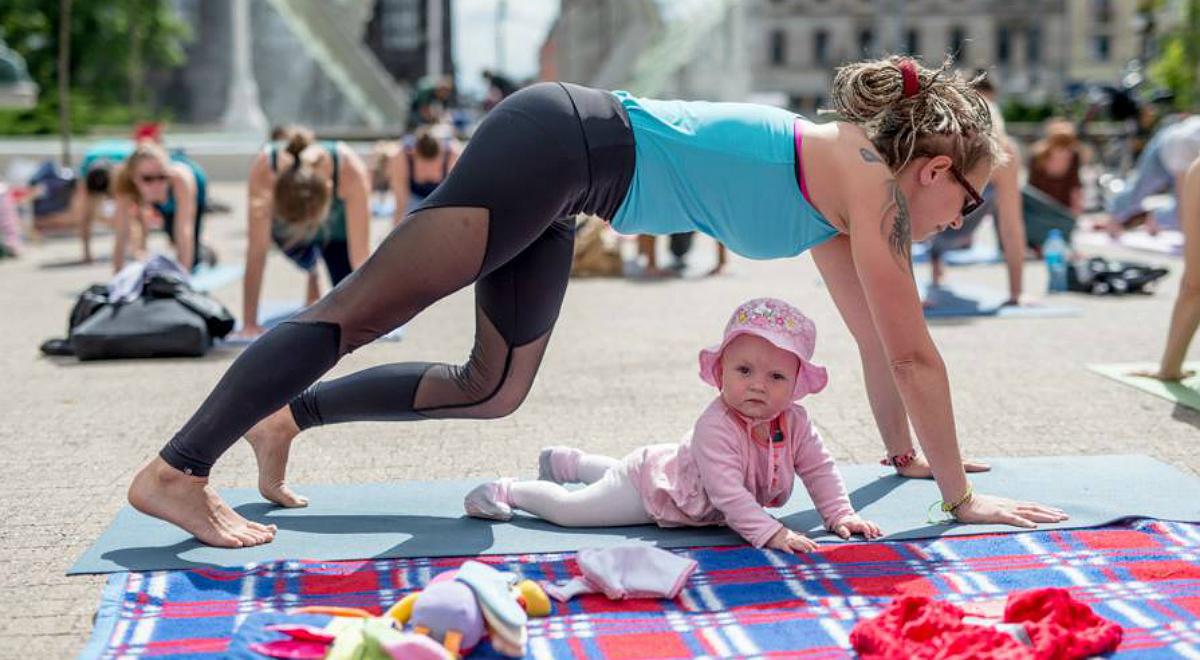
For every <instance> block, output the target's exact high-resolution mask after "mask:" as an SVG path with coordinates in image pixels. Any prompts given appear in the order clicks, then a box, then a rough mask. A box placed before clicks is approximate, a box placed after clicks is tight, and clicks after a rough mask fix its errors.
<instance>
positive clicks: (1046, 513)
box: [954, 493, 1070, 528]
mask: <svg viewBox="0 0 1200 660" xmlns="http://www.w3.org/2000/svg"><path fill="white" fill-rule="evenodd" d="M954 517H955V519H957V520H958V522H961V523H972V524H986V523H997V524H1001V525H1012V526H1013V527H1029V528H1033V527H1037V524H1038V523H1056V522H1062V521H1064V520H1067V519H1069V518H1070V516H1068V515H1067V513H1066V512H1065V511H1063V510H1062V509H1056V508H1054V507H1052V506H1045V505H1043V504H1038V503H1037V502H1018V501H1016V500H1010V499H1008V498H1007V497H996V496H995V495H984V494H982V493H975V494H974V495H972V496H971V499H969V500H967V501H966V502H964V503H963V504H962V505H961V506H959V507H958V508H957V509H955V510H954Z"/></svg>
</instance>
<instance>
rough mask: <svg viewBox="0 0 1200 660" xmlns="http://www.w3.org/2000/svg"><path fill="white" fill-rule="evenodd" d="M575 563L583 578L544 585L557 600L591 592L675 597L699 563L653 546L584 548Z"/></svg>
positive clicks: (619, 596) (615, 597) (615, 596)
mask: <svg viewBox="0 0 1200 660" xmlns="http://www.w3.org/2000/svg"><path fill="white" fill-rule="evenodd" d="M576 563H577V564H578V565H579V572H580V573H582V575H581V576H580V577H577V578H573V579H571V580H569V581H567V582H562V583H545V584H543V586H544V587H545V589H546V593H548V594H550V595H551V596H552V597H554V599H555V600H558V601H562V602H566V601H568V600H570V599H571V598H574V597H575V596H578V595H579V594H590V593H603V594H604V595H605V596H608V597H609V598H611V599H613V600H623V599H626V598H675V597H676V596H678V595H679V592H680V591H682V590H683V585H684V584H686V583H687V580H688V578H689V577H691V575H692V573H694V572H695V571H696V567H697V566H698V564H697V563H696V560H694V559H688V558H686V557H680V556H679V555H677V554H675V553H672V552H667V551H666V550H662V549H660V548H653V547H650V546H617V547H615V548H584V549H583V550H580V551H579V555H578V556H577V558H576Z"/></svg>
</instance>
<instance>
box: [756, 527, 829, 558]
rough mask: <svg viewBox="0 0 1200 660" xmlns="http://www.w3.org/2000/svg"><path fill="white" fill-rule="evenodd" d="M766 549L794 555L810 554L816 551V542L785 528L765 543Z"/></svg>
mask: <svg viewBox="0 0 1200 660" xmlns="http://www.w3.org/2000/svg"><path fill="white" fill-rule="evenodd" d="M767 547H768V548H771V549H772V550H779V551H780V552H786V553H788V554H789V555H794V554H796V552H812V551H813V550H816V549H817V542H816V541H814V540H812V539H810V538H808V537H807V536H805V535H803V534H797V533H796V532H793V531H792V530H790V529H788V528H787V527H780V528H779V531H778V532H775V535H774V536H772V537H771V540H770V541H767Z"/></svg>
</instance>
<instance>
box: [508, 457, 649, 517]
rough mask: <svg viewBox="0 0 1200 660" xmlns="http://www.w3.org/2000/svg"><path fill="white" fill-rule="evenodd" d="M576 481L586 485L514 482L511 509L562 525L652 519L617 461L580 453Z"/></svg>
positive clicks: (511, 488)
mask: <svg viewBox="0 0 1200 660" xmlns="http://www.w3.org/2000/svg"><path fill="white" fill-rule="evenodd" d="M579 480H580V482H582V483H585V484H587V485H586V486H584V487H583V488H581V489H579V490H567V489H566V488H563V487H562V486H560V485H558V484H556V483H554V482H551V481H516V482H513V483H512V484H511V485H510V486H509V491H508V492H509V502H510V504H511V505H512V507H513V508H515V509H521V510H523V511H527V512H529V513H532V514H533V515H535V516H537V517H539V518H542V519H544V520H549V521H550V522H552V523H554V524H555V525H561V526H563V527H617V526H621V525H643V524H646V523H652V522H654V521H653V520H652V519H651V518H650V514H648V513H646V507H645V505H644V504H642V496H641V495H639V494H638V492H637V489H636V488H634V486H633V481H632V480H631V479H630V478H629V472H628V471H627V470H626V469H625V466H624V465H623V464H622V463H621V461H619V460H617V459H615V458H611V457H609V456H600V455H597V454H584V455H583V456H582V457H581V458H580V459H579Z"/></svg>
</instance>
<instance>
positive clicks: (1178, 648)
mask: <svg viewBox="0 0 1200 660" xmlns="http://www.w3.org/2000/svg"><path fill="white" fill-rule="evenodd" d="M676 552H679V553H681V554H686V555H688V556H690V557H692V558H694V559H696V560H697V561H698V562H699V564H700V568H699V570H697V571H696V573H695V574H694V575H693V576H692V578H691V580H690V581H689V582H688V585H687V588H686V589H685V590H684V592H683V593H682V594H681V595H680V596H679V598H677V599H675V600H674V601H666V600H632V601H620V602H614V601H609V600H607V599H606V598H605V597H603V596H600V595H589V596H583V597H580V598H577V599H575V600H572V601H571V602H569V603H566V604H557V605H556V606H555V610H554V612H553V614H552V615H551V616H550V617H547V618H544V619H533V620H531V622H530V625H529V637H530V644H529V655H530V656H531V657H535V658H564V657H579V658H687V657H695V656H710V657H728V656H739V657H740V656H764V657H772V656H774V657H784V656H786V657H789V658H796V657H802V658H841V657H846V656H847V655H848V654H849V643H848V638H849V634H850V631H851V629H853V627H854V624H855V623H856V622H857V621H858V620H859V619H862V618H864V617H869V616H872V615H874V614H876V613H877V612H878V611H879V610H880V609H881V608H882V606H883V605H885V604H886V603H887V602H888V601H889V600H890V599H891V598H892V597H894V596H900V595H905V594H919V595H930V596H934V597H937V598H942V599H946V600H948V601H951V602H954V603H957V604H959V605H963V606H971V607H974V608H977V609H978V608H980V607H983V608H987V607H989V606H996V607H997V608H999V607H1002V603H1003V601H1004V599H1005V597H1006V595H1007V594H1008V593H1009V592H1012V591H1018V590H1022V589H1029V588H1034V587H1046V586H1058V587H1064V588H1066V589H1069V590H1070V591H1071V593H1072V594H1073V595H1074V596H1075V597H1076V598H1077V599H1079V600H1081V601H1083V602H1085V603H1087V604H1088V605H1090V606H1091V607H1092V608H1093V609H1094V610H1095V611H1096V613H1097V614H1099V615H1100V616H1103V617H1105V618H1107V619H1109V620H1111V621H1115V622H1117V623H1119V624H1120V625H1121V626H1123V627H1124V628H1125V636H1124V641H1123V642H1122V644H1121V647H1120V649H1119V650H1118V653H1117V655H1125V654H1128V655H1129V656H1134V655H1136V656H1137V657H1150V656H1161V657H1173V658H1174V657H1185V658H1189V657H1190V658H1197V659H1200V525H1196V524H1182V523H1168V522H1161V521H1154V520H1133V521H1127V522H1125V523H1122V524H1118V525H1114V526H1109V527H1103V528H1098V529H1087V530H1072V531H1042V532H1026V533H1016V534H998V535H986V536H959V537H949V538H942V539H935V540H925V541H917V542H906V543H858V544H846V545H830V546H827V547H824V548H823V549H822V550H821V551H819V552H816V553H812V554H808V555H800V556H796V557H791V556H784V555H781V554H778V553H774V552H771V551H761V550H755V549H753V548H749V547H744V546H743V547H728V548H691V549H687V550H677V551H676ZM464 560H465V559H463V558H459V559H455V558H447V559H386V560H376V561H341V562H309V561H281V562H272V563H268V564H257V565H251V566H246V567H244V568H230V569H196V570H190V571H162V572H149V573H128V574H118V575H114V576H113V577H112V578H111V579H110V583H109V587H108V588H107V589H106V593H105V598H104V601H103V602H102V605H101V610H100V613H99V616H98V617H97V622H96V631H95V633H94V636H93V640H92V644H91V645H90V646H89V647H88V649H87V650H85V652H84V657H100V658H126V657H141V656H157V655H168V654H178V655H182V656H186V657H195V658H217V657H253V656H251V655H244V653H245V652H244V649H245V648H246V643H247V639H248V638H247V637H246V635H247V634H248V633H247V631H250V632H252V630H251V629H253V628H255V627H261V625H262V624H263V623H264V622H265V621H267V620H269V619H272V618H275V617H277V616H278V613H280V612H282V611H285V610H287V609H288V608H291V607H297V606H303V605H341V606H350V607H362V608H367V609H371V610H374V611H382V610H383V609H386V608H387V607H388V606H390V605H391V604H392V603H394V602H395V601H397V600H399V599H400V598H401V597H402V596H404V595H405V594H406V593H408V592H410V591H412V590H414V589H420V588H421V587H422V586H424V585H425V584H426V583H427V582H428V581H429V580H430V578H431V577H433V576H434V575H436V574H437V573H439V572H441V571H445V570H448V569H451V568H455V567H457V566H458V565H459V564H460V563H461V562H462V561H464ZM482 560H483V561H486V562H489V563H492V564H494V565H496V566H497V568H503V569H504V570H510V571H514V572H517V573H519V574H521V575H523V576H524V577H528V578H532V579H536V580H565V579H567V578H569V577H571V576H573V575H575V574H577V568H576V565H575V562H574V555H573V554H570V553H567V554H539V555H509V556H493V557H484V558H482ZM239 627H240V631H239ZM235 632H237V634H236V635H235ZM235 637H236V638H237V639H235ZM231 640H232V641H231ZM472 657H498V656H496V655H495V654H494V653H492V652H491V650H490V648H489V647H487V645H486V644H484V645H482V646H481V647H480V648H479V649H478V650H477V651H476V652H475V654H474V655H473V656H472Z"/></svg>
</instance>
